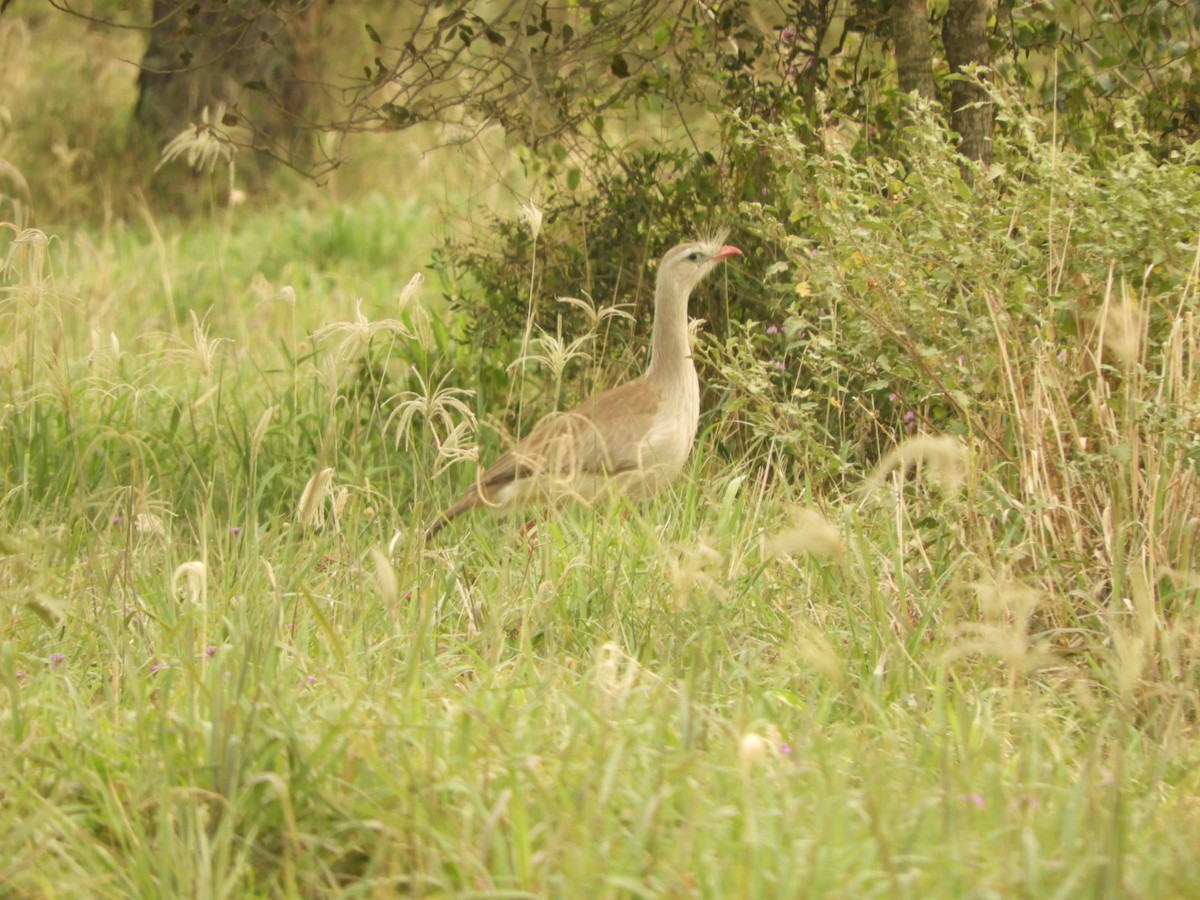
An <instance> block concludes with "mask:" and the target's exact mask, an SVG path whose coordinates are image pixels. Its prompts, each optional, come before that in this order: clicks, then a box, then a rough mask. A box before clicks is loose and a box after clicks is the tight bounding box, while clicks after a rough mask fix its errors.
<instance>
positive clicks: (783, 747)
mask: <svg viewBox="0 0 1200 900" xmlns="http://www.w3.org/2000/svg"><path fill="white" fill-rule="evenodd" d="M779 752H780V753H782V754H783V755H784V756H790V755H791V753H792V747H791V745H790V744H780V745H779Z"/></svg>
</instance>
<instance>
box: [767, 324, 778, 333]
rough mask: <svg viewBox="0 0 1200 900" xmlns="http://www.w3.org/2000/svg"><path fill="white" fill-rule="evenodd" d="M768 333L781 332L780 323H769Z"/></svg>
mask: <svg viewBox="0 0 1200 900" xmlns="http://www.w3.org/2000/svg"><path fill="white" fill-rule="evenodd" d="M767 334H779V326H778V325H768V326H767Z"/></svg>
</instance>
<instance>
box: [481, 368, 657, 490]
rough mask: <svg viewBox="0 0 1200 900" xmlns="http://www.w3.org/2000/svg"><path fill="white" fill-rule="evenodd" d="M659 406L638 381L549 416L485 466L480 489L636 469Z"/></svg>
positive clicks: (650, 388) (651, 390)
mask: <svg viewBox="0 0 1200 900" xmlns="http://www.w3.org/2000/svg"><path fill="white" fill-rule="evenodd" d="M660 402H661V397H660V395H659V393H658V391H657V390H656V389H655V388H654V387H653V386H651V385H650V384H648V383H646V381H645V380H644V379H641V378H639V379H637V380H635V381H631V382H629V383H628V384H623V385H621V386H620V387H615V388H612V389H611V390H608V391H604V392H602V393H600V394H597V395H596V396H594V397H591V398H590V399H588V400H585V401H584V402H583V403H580V404H579V405H578V406H575V407H572V408H571V409H569V410H567V411H566V412H562V413H556V414H553V415H550V416H547V417H546V418H545V419H543V420H542V421H541V422H539V423H538V425H537V427H536V428H534V429H533V431H531V432H530V433H529V435H528V436H527V437H525V438H524V439H523V440H521V441H519V442H518V443H517V444H516V446H514V447H513V448H511V449H510V450H507V451H506V452H505V453H504V454H503V455H501V456H500V457H499V458H498V459H497V460H496V461H495V462H494V463H492V465H491V466H489V467H488V468H487V470H486V471H485V472H484V473H483V475H482V476H481V477H480V480H479V486H480V487H482V488H483V490H484V492H485V493H487V492H490V491H491V490H495V489H496V488H500V487H503V486H504V485H506V484H508V483H510V482H512V481H515V480H516V479H518V478H527V477H531V476H536V475H543V474H546V475H555V476H560V477H561V476H567V477H569V476H570V475H572V474H581V475H582V474H600V473H603V474H609V475H611V474H615V473H617V472H622V471H625V470H628V469H632V468H636V467H637V466H639V465H641V464H642V460H641V454H640V446H641V443H642V440H643V438H644V437H645V436H646V435H647V434H648V433H649V431H650V428H651V425H652V424H653V422H654V416H655V414H656V413H657V411H658V407H659V404H660Z"/></svg>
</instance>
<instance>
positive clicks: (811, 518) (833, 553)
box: [763, 507, 846, 559]
mask: <svg viewBox="0 0 1200 900" xmlns="http://www.w3.org/2000/svg"><path fill="white" fill-rule="evenodd" d="M845 550H846V547H845V544H844V543H843V541H842V534H841V532H840V531H838V529H837V528H836V527H835V526H834V525H833V524H832V523H831V522H830V521H829V520H828V519H826V518H825V517H824V516H823V515H821V514H820V513H819V512H817V511H816V510H815V509H807V508H804V507H800V508H797V509H796V510H794V511H793V512H792V524H791V527H789V528H784V529H783V530H781V531H778V532H776V533H775V534H774V535H773V536H772V537H771V538H769V539H767V541H766V542H765V543H764V545H763V555H764V556H767V557H780V556H799V555H801V554H807V555H810V556H818V557H827V558H830V559H837V558H839V557H840V556H841V555H842V554H843V553H844V552H845Z"/></svg>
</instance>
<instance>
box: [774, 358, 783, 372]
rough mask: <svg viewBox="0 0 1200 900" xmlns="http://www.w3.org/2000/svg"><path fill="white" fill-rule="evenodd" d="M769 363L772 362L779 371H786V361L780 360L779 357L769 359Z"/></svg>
mask: <svg viewBox="0 0 1200 900" xmlns="http://www.w3.org/2000/svg"><path fill="white" fill-rule="evenodd" d="M771 363H772V364H773V365H774V366H775V368H777V369H778V370H779V371H780V372H786V371H787V363H785V362H784V361H783V360H781V359H773V360H771Z"/></svg>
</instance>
